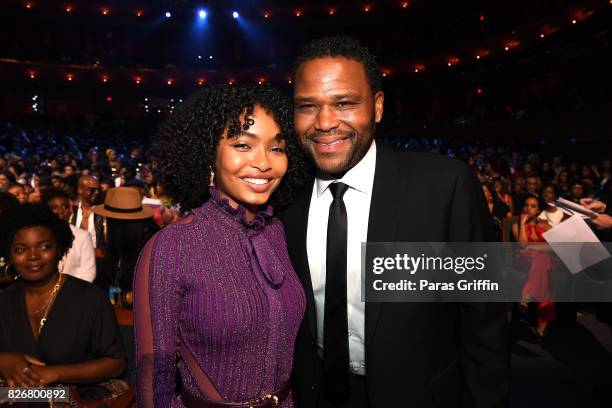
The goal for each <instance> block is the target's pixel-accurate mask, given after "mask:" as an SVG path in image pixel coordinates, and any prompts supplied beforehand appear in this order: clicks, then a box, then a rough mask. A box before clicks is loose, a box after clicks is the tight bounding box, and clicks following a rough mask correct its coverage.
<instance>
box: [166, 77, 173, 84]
mask: <svg viewBox="0 0 612 408" xmlns="http://www.w3.org/2000/svg"><path fill="white" fill-rule="evenodd" d="M166 84H168V85H174V79H172V78H168V79H166Z"/></svg>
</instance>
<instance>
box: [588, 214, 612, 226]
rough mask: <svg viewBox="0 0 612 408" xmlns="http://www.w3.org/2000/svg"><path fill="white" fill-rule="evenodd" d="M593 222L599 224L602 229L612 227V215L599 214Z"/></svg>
mask: <svg viewBox="0 0 612 408" xmlns="http://www.w3.org/2000/svg"><path fill="white" fill-rule="evenodd" d="M593 224H595V225H597V226H598V227H599V228H600V229H610V228H612V216H610V215H608V214H599V215H598V216H597V218H595V219H593Z"/></svg>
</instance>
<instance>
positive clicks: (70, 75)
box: [66, 74, 74, 81]
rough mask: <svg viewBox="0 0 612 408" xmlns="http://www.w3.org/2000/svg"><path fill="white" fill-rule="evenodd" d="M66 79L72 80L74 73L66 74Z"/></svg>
mask: <svg viewBox="0 0 612 408" xmlns="http://www.w3.org/2000/svg"><path fill="white" fill-rule="evenodd" d="M66 79H67V80H68V81H72V80H73V79H74V75H72V74H66Z"/></svg>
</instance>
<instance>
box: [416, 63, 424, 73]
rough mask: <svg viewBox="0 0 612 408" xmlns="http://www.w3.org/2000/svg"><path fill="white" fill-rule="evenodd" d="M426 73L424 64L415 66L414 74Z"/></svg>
mask: <svg viewBox="0 0 612 408" xmlns="http://www.w3.org/2000/svg"><path fill="white" fill-rule="evenodd" d="M423 71H425V65H423V64H417V65H415V66H414V73H415V74H418V73H419V72H423Z"/></svg>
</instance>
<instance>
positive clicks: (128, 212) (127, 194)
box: [92, 187, 153, 220]
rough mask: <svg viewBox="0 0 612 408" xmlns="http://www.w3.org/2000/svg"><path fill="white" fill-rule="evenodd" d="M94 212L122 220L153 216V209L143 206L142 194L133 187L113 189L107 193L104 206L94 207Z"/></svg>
mask: <svg viewBox="0 0 612 408" xmlns="http://www.w3.org/2000/svg"><path fill="white" fill-rule="evenodd" d="M92 211H93V212H94V213H95V214H98V215H103V216H105V217H109V218H118V219H120V220H141V219H144V218H150V217H152V216H153V209H152V208H151V207H149V206H148V205H143V204H142V198H141V197H140V193H139V192H138V190H136V189H135V188H131V187H116V188H111V189H110V190H108V192H107V193H106V198H105V200H104V204H100V205H96V206H94V207H93V209H92Z"/></svg>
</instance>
